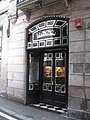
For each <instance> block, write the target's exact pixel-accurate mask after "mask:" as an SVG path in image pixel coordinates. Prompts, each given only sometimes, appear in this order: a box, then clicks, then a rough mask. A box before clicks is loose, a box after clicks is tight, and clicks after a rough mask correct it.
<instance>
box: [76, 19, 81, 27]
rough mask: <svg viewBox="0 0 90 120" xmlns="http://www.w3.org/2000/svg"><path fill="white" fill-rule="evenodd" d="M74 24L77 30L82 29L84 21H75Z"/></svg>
mask: <svg viewBox="0 0 90 120" xmlns="http://www.w3.org/2000/svg"><path fill="white" fill-rule="evenodd" d="M74 24H75V27H76V28H82V19H81V18H77V19H75V20H74Z"/></svg>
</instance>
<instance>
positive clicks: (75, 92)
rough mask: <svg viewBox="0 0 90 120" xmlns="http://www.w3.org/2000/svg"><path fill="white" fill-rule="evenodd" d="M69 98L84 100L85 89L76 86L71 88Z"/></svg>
mask: <svg viewBox="0 0 90 120" xmlns="http://www.w3.org/2000/svg"><path fill="white" fill-rule="evenodd" d="M69 96H72V97H78V98H84V89H83V88H81V87H76V86H69Z"/></svg>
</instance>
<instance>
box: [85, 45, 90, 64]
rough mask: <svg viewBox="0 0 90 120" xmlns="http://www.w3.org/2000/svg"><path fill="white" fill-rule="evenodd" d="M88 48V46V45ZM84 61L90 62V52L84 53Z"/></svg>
mask: <svg viewBox="0 0 90 120" xmlns="http://www.w3.org/2000/svg"><path fill="white" fill-rule="evenodd" d="M89 48H90V46H89ZM85 63H90V52H86V54H85Z"/></svg>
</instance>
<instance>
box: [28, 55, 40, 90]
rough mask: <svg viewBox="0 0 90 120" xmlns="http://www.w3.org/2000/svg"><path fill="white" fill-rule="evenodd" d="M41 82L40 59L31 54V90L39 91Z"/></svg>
mask: <svg viewBox="0 0 90 120" xmlns="http://www.w3.org/2000/svg"><path fill="white" fill-rule="evenodd" d="M38 81H39V57H38V55H37V54H29V90H37V89H38Z"/></svg>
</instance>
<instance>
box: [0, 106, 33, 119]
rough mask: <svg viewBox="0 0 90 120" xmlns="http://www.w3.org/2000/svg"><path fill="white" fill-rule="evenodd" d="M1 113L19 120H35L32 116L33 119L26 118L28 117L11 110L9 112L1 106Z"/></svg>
mask: <svg viewBox="0 0 90 120" xmlns="http://www.w3.org/2000/svg"><path fill="white" fill-rule="evenodd" d="M0 111H1V112H3V113H5V114H7V115H10V116H11V117H14V118H16V119H19V120H33V117H32V116H31V117H26V116H23V115H20V114H17V113H16V112H14V111H11V110H9V109H7V108H4V107H1V106H0Z"/></svg>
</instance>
